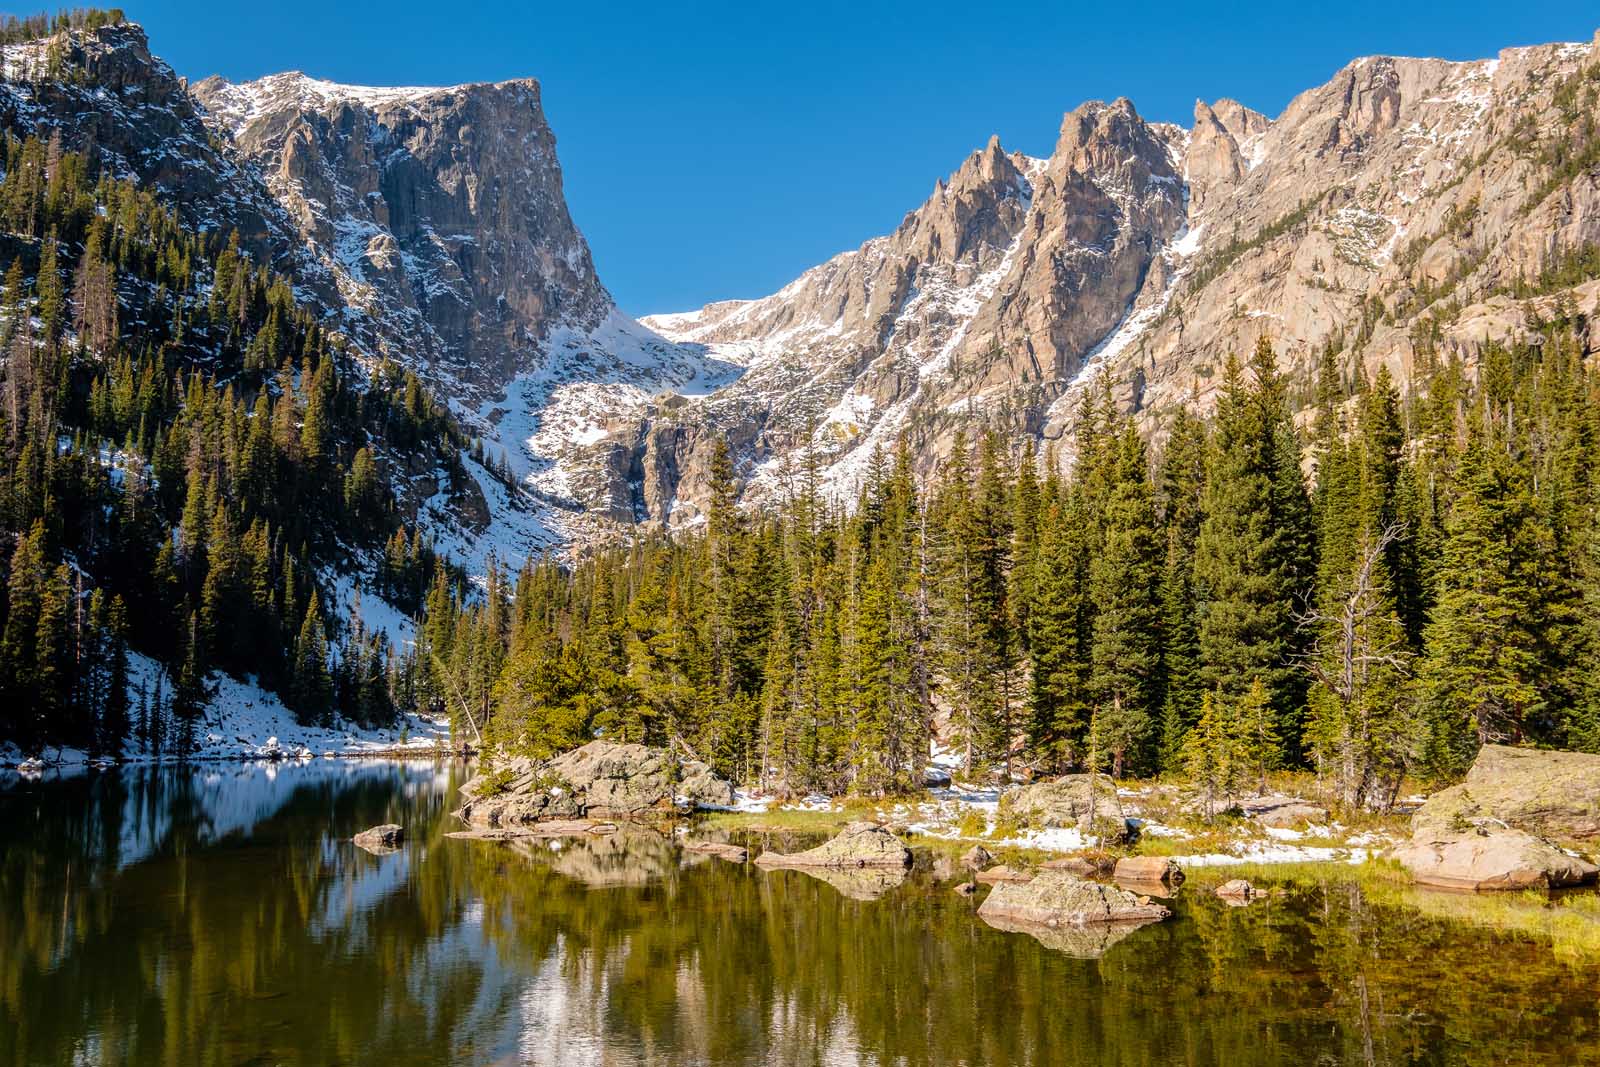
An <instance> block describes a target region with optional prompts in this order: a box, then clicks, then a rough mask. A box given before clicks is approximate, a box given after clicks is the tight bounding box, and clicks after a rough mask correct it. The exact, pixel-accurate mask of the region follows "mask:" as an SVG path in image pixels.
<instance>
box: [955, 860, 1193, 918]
mask: <svg viewBox="0 0 1600 1067" xmlns="http://www.w3.org/2000/svg"><path fill="white" fill-rule="evenodd" d="M978 914H979V915H982V916H983V917H984V918H985V919H990V920H993V919H1000V920H1011V921H1013V922H1020V923H1030V924H1033V925H1035V926H1045V927H1060V926H1089V925H1093V924H1096V923H1125V922H1131V923H1144V922H1149V921H1151V920H1155V919H1165V918H1166V917H1167V916H1168V915H1170V914H1172V913H1171V912H1169V911H1168V910H1167V909H1166V908H1164V907H1162V906H1161V905H1160V904H1152V903H1150V902H1149V901H1148V900H1145V899H1143V898H1141V897H1139V896H1136V895H1135V894H1133V893H1130V892H1128V891H1127V890H1125V889H1119V888H1117V887H1116V886H1112V885H1105V884H1102V883H1100V882H1090V881H1086V880H1085V879H1082V878H1079V877H1078V876H1077V875H1074V874H1070V873H1068V872H1067V871H1041V872H1040V873H1039V875H1038V877H1036V878H1034V879H1033V880H1031V881H1028V882H1004V883H1001V884H1000V885H997V886H995V887H994V889H993V890H991V891H990V893H989V896H988V898H987V899H985V900H984V902H983V904H982V905H981V906H980V907H979V908H978Z"/></svg>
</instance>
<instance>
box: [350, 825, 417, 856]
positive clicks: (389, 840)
mask: <svg viewBox="0 0 1600 1067" xmlns="http://www.w3.org/2000/svg"><path fill="white" fill-rule="evenodd" d="M405 839H406V828H405V827H404V826H400V825H398V824H396V823H392V822H386V823H384V824H383V825H382V826H374V827H373V828H372V829H370V830H363V831H361V832H360V833H359V834H357V835H356V836H355V837H353V838H351V840H352V841H354V842H355V843H356V845H357V846H358V847H360V848H364V849H366V850H367V851H368V852H371V853H373V854H374V855H379V856H381V855H384V854H386V853H389V852H394V851H396V850H398V849H399V848H400V844H401V842H403V841H404V840H405Z"/></svg>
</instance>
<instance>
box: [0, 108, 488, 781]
mask: <svg viewBox="0 0 1600 1067" xmlns="http://www.w3.org/2000/svg"><path fill="white" fill-rule="evenodd" d="M4 154H5V159H4V175H3V178H0V261H3V262H6V263H7V264H8V267H7V269H6V273H5V280H4V286H3V292H0V352H3V353H4V380H3V386H0V393H3V410H0V441H3V447H4V449H5V464H4V469H3V470H0V502H3V505H0V539H3V541H4V543H5V544H6V545H7V551H6V556H7V559H8V566H7V567H6V568H5V569H6V589H5V599H4V627H3V637H0V686H3V693H0V735H4V736H7V737H11V738H16V739H18V740H20V741H21V742H22V743H24V744H27V745H39V744H44V743H51V744H65V745H73V746H77V747H81V748H85V749H89V750H95V751H107V752H111V751H117V750H118V749H119V747H120V745H121V743H122V741H123V740H124V739H125V738H126V737H127V736H128V735H129V734H130V733H136V734H138V735H139V737H140V739H142V740H144V741H145V742H146V743H148V744H149V745H150V747H152V748H155V749H160V748H161V747H162V745H163V744H166V745H168V746H170V747H171V748H172V749H173V750H175V751H177V752H182V751H183V750H184V748H185V746H186V745H188V744H189V743H190V741H191V740H192V732H193V729H194V725H195V722H196V721H197V718H198V716H199V714H200V712H201V710H202V708H203V706H204V704H205V702H206V699H207V685H206V678H207V675H208V674H209V673H210V672H211V671H212V670H223V671H228V672H231V673H233V674H235V675H237V676H245V675H250V676H254V677H256V678H257V679H258V680H259V682H260V683H261V684H262V685H263V686H264V687H265V688H267V689H269V690H275V691H278V692H280V693H281V694H282V695H283V696H284V698H285V700H286V702H287V703H289V704H290V706H291V707H293V708H294V709H296V711H297V712H298V713H299V714H300V715H301V716H302V717H303V718H304V719H305V720H306V721H320V720H322V719H325V718H326V717H328V716H329V715H330V714H331V712H332V711H333V709H334V708H335V707H338V708H339V709H340V710H341V711H342V712H343V713H344V714H345V715H346V716H348V717H351V718H353V719H355V720H356V721H358V722H364V723H372V722H381V721H384V720H386V719H387V718H389V717H390V716H392V714H393V701H392V697H391V689H392V688H393V689H394V690H396V691H398V692H399V693H400V694H401V695H402V698H403V699H410V696H409V693H408V691H407V690H406V687H405V682H404V681H403V679H400V678H399V677H398V674H399V667H398V665H397V663H396V660H395V656H394V651H395V650H394V649H392V648H390V647H388V646H387V644H386V643H385V642H384V641H383V640H382V639H381V638H380V637H378V636H374V635H369V634H367V633H365V632H364V631H363V628H362V626H361V625H360V623H359V620H358V619H357V620H354V621H347V620H345V619H343V618H341V617H338V616H336V615H334V614H333V613H332V612H331V610H330V609H331V606H332V605H331V603H330V601H329V598H328V595H327V591H326V589H325V588H323V580H322V579H321V578H319V574H326V573H327V572H328V569H329V568H343V569H354V570H356V571H358V572H359V571H360V570H361V569H362V561H363V560H364V559H367V558H383V559H385V561H386V562H385V563H384V565H383V566H382V567H380V568H378V573H377V574H376V575H375V576H374V577H375V579H376V585H377V586H378V587H380V588H381V589H382V591H383V592H385V593H388V594H390V595H391V596H392V597H393V598H394V599H395V600H396V601H397V602H398V603H401V604H413V603H415V602H416V601H417V599H418V598H419V595H420V592H421V590H422V589H424V588H426V585H427V582H428V579H429V577H430V576H431V573H432V571H433V569H434V567H435V560H434V557H433V553H432V550H431V548H430V546H429V545H428V544H427V543H426V541H425V540H424V538H423V536H422V535H421V534H416V535H414V536H412V537H410V538H408V537H407V536H406V534H405V533H404V532H403V531H402V530H401V528H400V518H401V516H400V515H399V513H398V512H397V508H396V502H395V498H394V493H393V491H392V489H391V487H390V484H389V479H388V476H387V472H388V470H389V468H390V466H391V465H392V464H393V463H394V462H395V461H396V457H397V456H398V457H401V459H402V461H403V462H406V463H409V464H412V465H414V464H415V463H416V462H417V460H418V458H419V457H421V458H424V459H427V461H428V464H429V465H430V466H433V465H439V464H452V463H459V460H457V459H455V458H454V457H455V456H456V455H457V453H458V451H459V448H460V446H461V445H462V444H463V443H464V439H463V438H460V437H459V436H458V433H457V431H455V430H453V428H452V427H451V425H450V423H449V422H448V420H447V419H446V417H445V416H444V415H443V414H442V413H441V411H440V410H439V409H438V407H437V406H436V405H435V404H434V402H433V401H432V400H431V399H430V398H429V397H428V395H427V394H426V392H425V390H424V389H423V388H422V385H421V383H420V382H419V380H418V379H417V378H416V377H415V376H414V375H413V374H410V373H408V372H405V371H402V370H401V369H400V368H398V367H396V366H394V365H392V364H381V365H373V366H363V365H362V364H360V363H357V362H356V361H354V360H353V359H352V358H351V357H350V355H349V353H347V352H346V351H345V349H344V347H343V345H342V343H341V342H340V340H339V339H338V338H336V337H334V336H332V335H330V334H329V333H328V332H327V331H326V330H325V329H323V328H322V327H321V326H319V325H318V324H317V323H316V322H315V321H314V320H313V318H312V317H311V316H310V315H308V314H307V313H306V312H305V311H304V309H302V308H301V307H300V306H299V305H298V304H297V303H296V299H295V295H294V292H293V289H292V288H291V285H290V283H289V281H288V280H287V279H285V278H282V277H280V276H276V275H274V274H272V273H270V272H268V271H266V270H265V269H263V268H261V267H259V266H258V265H256V264H254V263H252V262H251V260H250V259H249V257H248V256H246V255H244V254H242V253H241V252H240V250H239V244H238V240H237V238H236V237H223V236H221V235H216V234H210V233H204V232H197V231H195V230H193V229H189V228H186V227H185V226H184V225H183V224H182V223H181V222H180V221H179V220H178V218H177V217H176V216H175V215H174V214H173V213H172V212H171V211H170V210H169V209H168V208H167V207H165V206H164V205H163V204H162V203H161V202H160V201H159V200H158V199H157V198H156V197H154V196H153V195H151V194H150V193H148V192H146V191H143V190H141V189H140V188H138V187H137V186H136V185H135V184H134V183H132V182H129V181H117V180H113V179H111V178H110V177H108V176H106V175H104V174H100V173H97V172H96V167H95V163H94V160H93V159H92V158H91V157H90V156H88V155H84V154H79V153H74V152H67V151H63V149H62V148H61V143H60V140H59V138H57V139H53V140H51V141H49V142H43V141H40V140H37V139H27V140H18V139H16V138H14V137H7V139H6V140H5V143H4ZM385 548H387V549H388V553H387V556H385V554H384V549H385ZM335 646H337V648H335ZM130 649H133V650H135V651H137V652H139V653H143V654H145V655H148V656H150V657H152V658H153V659H155V660H156V661H158V662H159V663H162V664H164V665H166V667H167V669H168V670H167V674H168V676H169V677H170V678H171V679H172V680H173V684H172V687H171V688H170V689H169V690H166V691H165V692H162V691H161V690H160V689H159V683H158V689H157V690H156V691H139V692H136V691H134V690H133V689H131V688H130V683H129V671H128V653H129V650H130ZM163 735H165V736H163Z"/></svg>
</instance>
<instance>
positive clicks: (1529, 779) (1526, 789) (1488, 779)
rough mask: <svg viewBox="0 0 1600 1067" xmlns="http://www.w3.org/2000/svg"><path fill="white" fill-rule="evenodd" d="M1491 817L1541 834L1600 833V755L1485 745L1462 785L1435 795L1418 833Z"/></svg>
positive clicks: (1452, 829) (1420, 815) (1579, 837)
mask: <svg viewBox="0 0 1600 1067" xmlns="http://www.w3.org/2000/svg"><path fill="white" fill-rule="evenodd" d="M1484 819H1491V820H1495V821H1498V822H1501V823H1504V824H1505V825H1506V826H1509V827H1511V828H1512V829H1515V830H1522V831H1525V832H1526V833H1530V834H1535V835H1537V836H1539V837H1547V838H1556V839H1558V840H1572V841H1584V840H1588V839H1590V838H1597V837H1600V756H1593V755H1589V754H1587V753H1583V752H1546V751H1542V750H1537V749H1531V748H1511V747H1509V746H1506V745H1485V746H1483V748H1482V749H1481V750H1479V752H1478V758H1477V759H1476V760H1474V761H1473V763H1472V769H1471V770H1470V771H1468V772H1467V777H1466V779H1465V780H1463V781H1462V782H1461V784H1459V785H1454V786H1451V787H1450V788H1449V789H1443V790H1440V791H1439V792H1437V793H1435V794H1434V795H1433V796H1431V797H1429V798H1428V800H1427V802H1426V803H1424V804H1423V805H1422V807H1420V808H1418V809H1417V812H1416V814H1415V815H1413V816H1412V819H1411V826H1412V830H1413V832H1414V833H1421V832H1425V833H1431V834H1440V833H1460V832H1461V831H1463V830H1465V829H1467V828H1468V827H1471V826H1473V825H1474V824H1476V823H1477V822H1479V821H1481V820H1484Z"/></svg>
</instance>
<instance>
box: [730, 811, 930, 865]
mask: <svg viewBox="0 0 1600 1067" xmlns="http://www.w3.org/2000/svg"><path fill="white" fill-rule="evenodd" d="M756 865H757V866H760V867H840V868H843V867H889V868H893V867H900V868H905V867H910V866H911V850H910V849H909V848H907V847H906V846H905V843H904V842H902V841H901V840H900V839H899V838H898V837H895V836H894V835H893V834H891V833H890V832H889V831H887V830H885V829H884V828H883V827H881V826H879V825H877V824H876V823H870V822H853V823H850V824H849V825H847V826H846V827H845V828H844V829H843V830H840V831H839V833H838V835H837V836H836V837H834V838H833V840H831V841H828V842H827V843H825V844H821V845H818V846H817V847H816V848H813V849H807V850H806V851H805V852H796V853H794V854H793V855H788V856H786V855H783V854H781V853H778V852H763V853H762V854H761V855H759V856H757V857H756Z"/></svg>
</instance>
